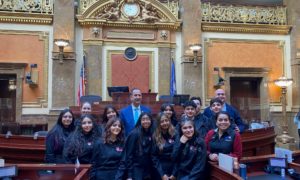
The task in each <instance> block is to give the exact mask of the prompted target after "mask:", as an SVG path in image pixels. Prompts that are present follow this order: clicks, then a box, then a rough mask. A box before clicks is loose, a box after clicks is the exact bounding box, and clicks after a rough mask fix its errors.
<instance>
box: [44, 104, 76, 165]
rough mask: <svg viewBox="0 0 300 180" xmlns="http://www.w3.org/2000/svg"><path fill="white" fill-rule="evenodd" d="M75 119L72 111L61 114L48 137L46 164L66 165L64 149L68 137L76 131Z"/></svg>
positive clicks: (66, 110)
mask: <svg viewBox="0 0 300 180" xmlns="http://www.w3.org/2000/svg"><path fill="white" fill-rule="evenodd" d="M74 122H75V118H74V115H73V113H72V111H71V110H70V109H64V110H62V111H61V112H60V114H59V117H58V119H57V122H56V124H55V125H54V127H53V128H52V129H51V130H50V131H49V132H48V134H47V137H46V154H45V161H46V163H57V164H59V163H64V159H63V147H64V144H65V142H66V139H67V138H68V136H69V135H70V134H71V133H72V132H73V131H74V130H75V125H74Z"/></svg>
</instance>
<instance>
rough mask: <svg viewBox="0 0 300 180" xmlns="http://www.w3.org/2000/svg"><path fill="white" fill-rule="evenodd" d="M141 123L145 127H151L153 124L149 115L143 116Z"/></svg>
mask: <svg viewBox="0 0 300 180" xmlns="http://www.w3.org/2000/svg"><path fill="white" fill-rule="evenodd" d="M141 125H142V127H143V128H144V129H149V128H150V126H151V119H150V117H149V116H148V115H146V114H145V115H144V116H142V118H141Z"/></svg>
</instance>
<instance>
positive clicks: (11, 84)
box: [8, 78, 17, 91]
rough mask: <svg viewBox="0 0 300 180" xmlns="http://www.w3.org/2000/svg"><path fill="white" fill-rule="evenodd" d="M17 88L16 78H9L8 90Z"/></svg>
mask: <svg viewBox="0 0 300 180" xmlns="http://www.w3.org/2000/svg"><path fill="white" fill-rule="evenodd" d="M16 89H17V85H16V79H14V78H13V79H9V80H8V90H9V91H14V90H16Z"/></svg>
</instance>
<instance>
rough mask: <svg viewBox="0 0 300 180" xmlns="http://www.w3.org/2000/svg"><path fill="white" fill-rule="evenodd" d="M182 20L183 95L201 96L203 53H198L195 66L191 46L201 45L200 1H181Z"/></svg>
mask: <svg viewBox="0 0 300 180" xmlns="http://www.w3.org/2000/svg"><path fill="white" fill-rule="evenodd" d="M180 9H181V18H182V22H183V24H182V43H183V45H182V47H183V59H182V60H183V64H182V66H183V67H182V87H183V88H182V91H183V92H182V93H183V94H190V95H191V96H201V89H202V88H201V87H202V86H201V84H202V81H203V79H202V60H201V59H202V52H201V50H200V52H198V56H199V57H198V63H197V66H194V64H193V60H192V59H193V52H192V51H191V50H190V49H189V45H190V44H201V2H200V1H199V0H188V1H187V0H180Z"/></svg>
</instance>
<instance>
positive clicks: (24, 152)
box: [0, 134, 45, 163]
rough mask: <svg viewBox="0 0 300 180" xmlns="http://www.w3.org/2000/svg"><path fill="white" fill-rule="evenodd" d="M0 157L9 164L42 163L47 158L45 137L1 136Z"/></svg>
mask: <svg viewBox="0 0 300 180" xmlns="http://www.w3.org/2000/svg"><path fill="white" fill-rule="evenodd" d="M0 157H2V158H4V159H5V162H7V163H35V162H36V163H42V162H44V157H45V137H37V139H34V138H33V136H23V135H12V136H10V137H9V138H6V136H5V135H3V134H0Z"/></svg>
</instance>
